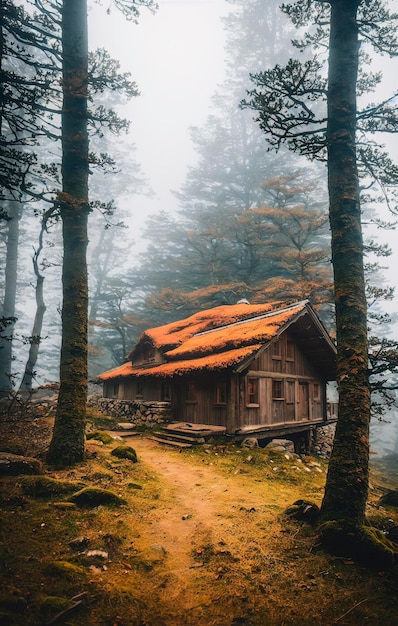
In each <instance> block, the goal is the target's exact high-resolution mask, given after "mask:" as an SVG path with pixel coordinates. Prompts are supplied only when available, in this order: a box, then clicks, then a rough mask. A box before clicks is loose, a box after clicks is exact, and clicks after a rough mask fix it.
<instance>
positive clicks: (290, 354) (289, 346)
mask: <svg viewBox="0 0 398 626" xmlns="http://www.w3.org/2000/svg"><path fill="white" fill-rule="evenodd" d="M286 361H294V343H293V342H292V341H290V340H289V339H288V340H287V341H286Z"/></svg>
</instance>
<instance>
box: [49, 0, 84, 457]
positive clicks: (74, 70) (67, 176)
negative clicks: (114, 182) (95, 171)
mask: <svg viewBox="0 0 398 626" xmlns="http://www.w3.org/2000/svg"><path fill="white" fill-rule="evenodd" d="M62 44H63V68H62V69H63V108H62V193H61V194H60V197H59V202H60V210H61V217H62V225H63V242H64V256H63V268H62V283H63V305H62V347H61V364H60V391H59V398H58V406H57V412H56V418H55V424H54V431H53V437H52V441H51V444H50V449H49V454H48V461H49V462H50V463H52V464H54V465H57V466H63V467H66V466H71V465H73V464H74V463H78V462H81V461H82V460H83V459H84V433H85V420H86V404H87V307H88V286H87V260H86V251H87V240H88V237H87V219H88V213H89V203H88V132H87V57H88V42H87V4H86V0H64V1H63V8H62Z"/></svg>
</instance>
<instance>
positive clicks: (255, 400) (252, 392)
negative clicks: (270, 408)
mask: <svg viewBox="0 0 398 626" xmlns="http://www.w3.org/2000/svg"><path fill="white" fill-rule="evenodd" d="M246 406H252V407H258V406H260V402H259V382H258V378H257V377H255V376H248V377H247V378H246Z"/></svg>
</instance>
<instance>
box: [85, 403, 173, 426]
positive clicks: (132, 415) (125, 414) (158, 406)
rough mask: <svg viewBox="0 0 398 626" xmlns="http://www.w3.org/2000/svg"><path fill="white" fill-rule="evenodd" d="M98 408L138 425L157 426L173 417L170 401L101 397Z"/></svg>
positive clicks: (102, 411)
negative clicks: (138, 400) (141, 400)
mask: <svg viewBox="0 0 398 626" xmlns="http://www.w3.org/2000/svg"><path fill="white" fill-rule="evenodd" d="M97 406H98V410H99V411H100V412H101V413H105V414H107V415H111V416H112V417H116V418H117V419H119V420H121V421H124V422H131V423H132V424H135V425H136V426H149V427H152V426H155V425H156V424H160V423H162V422H170V421H171V420H172V419H173V415H172V411H171V407H170V403H169V402H137V401H134V402H130V401H128V400H116V399H114V398H100V399H99V400H98V404H97Z"/></svg>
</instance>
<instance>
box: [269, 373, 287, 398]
mask: <svg viewBox="0 0 398 626" xmlns="http://www.w3.org/2000/svg"><path fill="white" fill-rule="evenodd" d="M277 385H278V388H277ZM271 386H272V389H271V394H272V400H276V401H278V402H280V401H284V400H285V396H284V393H285V389H284V384H283V378H273V379H272V385H271ZM277 389H278V390H277ZM276 390H277V391H276ZM276 393H278V395H276ZM279 394H280V395H279Z"/></svg>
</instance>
